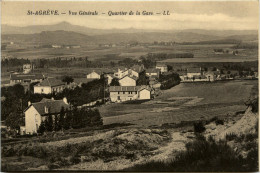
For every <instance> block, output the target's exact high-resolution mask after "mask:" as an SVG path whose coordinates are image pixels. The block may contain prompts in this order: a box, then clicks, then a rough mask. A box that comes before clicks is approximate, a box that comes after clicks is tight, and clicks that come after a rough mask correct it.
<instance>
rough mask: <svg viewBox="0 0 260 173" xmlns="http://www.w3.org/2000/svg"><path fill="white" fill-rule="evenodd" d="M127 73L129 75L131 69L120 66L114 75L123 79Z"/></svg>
mask: <svg viewBox="0 0 260 173" xmlns="http://www.w3.org/2000/svg"><path fill="white" fill-rule="evenodd" d="M126 75H129V70H128V69H127V68H125V67H119V68H117V70H116V71H115V72H114V76H115V77H116V78H118V79H121V78H123V77H125V76H126Z"/></svg>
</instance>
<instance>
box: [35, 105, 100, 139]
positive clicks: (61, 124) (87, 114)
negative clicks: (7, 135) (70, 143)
mask: <svg viewBox="0 0 260 173" xmlns="http://www.w3.org/2000/svg"><path fill="white" fill-rule="evenodd" d="M100 125H103V120H102V117H101V115H100V113H99V111H98V110H97V109H88V108H82V109H77V107H74V108H73V109H72V110H68V109H66V110H65V109H64V108H63V107H62V108H61V111H60V114H56V115H47V116H46V119H45V120H44V121H43V122H42V123H41V125H40V127H39V130H38V133H41V134H42V133H44V132H47V131H49V132H51V131H60V130H67V129H70V128H83V127H93V126H100Z"/></svg>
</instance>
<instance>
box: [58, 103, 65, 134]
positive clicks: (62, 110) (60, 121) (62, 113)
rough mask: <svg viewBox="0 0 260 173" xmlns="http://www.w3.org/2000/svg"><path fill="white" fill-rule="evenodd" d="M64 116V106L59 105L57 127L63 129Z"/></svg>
mask: <svg viewBox="0 0 260 173" xmlns="http://www.w3.org/2000/svg"><path fill="white" fill-rule="evenodd" d="M64 118H65V111H64V107H61V110H60V119H59V126H60V127H59V128H60V129H62V130H63V128H64Z"/></svg>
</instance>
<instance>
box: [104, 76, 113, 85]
mask: <svg viewBox="0 0 260 173" xmlns="http://www.w3.org/2000/svg"><path fill="white" fill-rule="evenodd" d="M105 77H106V78H107V84H108V85H110V84H111V82H112V80H113V75H112V74H105Z"/></svg>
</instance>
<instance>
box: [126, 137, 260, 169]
mask: <svg viewBox="0 0 260 173" xmlns="http://www.w3.org/2000/svg"><path fill="white" fill-rule="evenodd" d="M186 149H187V150H186V151H184V152H181V153H179V154H178V155H177V156H176V157H175V159H172V160H171V161H169V162H163V161H152V162H148V163H145V164H140V165H136V166H134V167H132V168H128V169H125V170H124V171H149V172H157V171H158V172H159V171H160V172H163V171H174V172H190V171H192V172H202V171H203V172H213V171H218V172H222V171H227V172H233V171H242V172H248V171H258V156H257V153H258V149H257V145H256V146H254V148H252V149H251V151H250V152H249V153H248V156H247V157H246V158H243V157H242V156H241V155H239V154H238V153H236V152H235V151H234V150H233V149H232V148H231V147H230V146H229V145H227V141H226V140H225V141H219V142H216V141H215V140H214V139H213V138H209V139H208V140H206V138H205V137H203V136H200V135H198V136H197V138H196V140H195V141H193V142H190V143H187V145H186Z"/></svg>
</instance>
